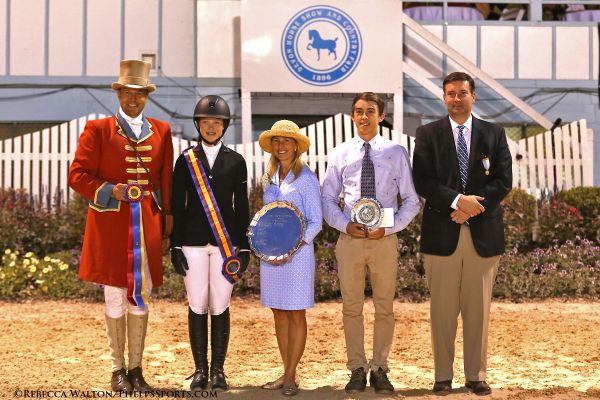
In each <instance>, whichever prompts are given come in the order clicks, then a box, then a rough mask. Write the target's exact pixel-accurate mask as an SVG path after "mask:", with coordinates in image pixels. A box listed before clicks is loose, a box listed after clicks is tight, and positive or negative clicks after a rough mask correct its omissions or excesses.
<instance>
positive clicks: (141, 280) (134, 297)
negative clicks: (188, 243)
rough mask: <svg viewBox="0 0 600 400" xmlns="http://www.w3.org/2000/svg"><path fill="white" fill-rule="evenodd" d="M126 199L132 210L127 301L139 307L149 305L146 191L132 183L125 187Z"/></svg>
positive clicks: (128, 248)
mask: <svg viewBox="0 0 600 400" xmlns="http://www.w3.org/2000/svg"><path fill="white" fill-rule="evenodd" d="M125 198H126V199H127V201H128V202H129V208H130V209H131V224H130V225H129V245H128V247H127V300H129V302H130V303H131V304H132V305H134V306H137V307H144V306H145V305H146V304H148V298H147V296H146V279H147V278H148V277H147V276H146V271H145V268H144V265H145V264H146V262H147V260H148V256H147V254H146V245H145V242H144V222H143V218H142V199H143V198H144V189H143V188H142V186H141V185H139V184H138V183H130V184H129V185H127V186H126V187H125Z"/></svg>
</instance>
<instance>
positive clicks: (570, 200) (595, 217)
mask: <svg viewBox="0 0 600 400" xmlns="http://www.w3.org/2000/svg"><path fill="white" fill-rule="evenodd" d="M556 199H557V200H560V201H563V202H565V203H566V204H568V205H570V206H571V207H574V208H575V209H577V211H578V212H579V213H580V214H581V216H582V217H583V219H584V222H585V223H584V229H585V237H587V238H588V239H590V240H600V187H578V188H573V189H569V190H565V191H563V192H558V193H557V194H556Z"/></svg>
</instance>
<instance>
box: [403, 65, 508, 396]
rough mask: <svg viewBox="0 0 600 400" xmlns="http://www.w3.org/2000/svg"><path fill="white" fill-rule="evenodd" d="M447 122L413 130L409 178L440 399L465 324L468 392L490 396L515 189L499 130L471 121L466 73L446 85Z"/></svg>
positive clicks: (449, 380)
mask: <svg viewBox="0 0 600 400" xmlns="http://www.w3.org/2000/svg"><path fill="white" fill-rule="evenodd" d="M443 89H444V95H443V98H444V102H445V104H446V108H447V109H448V116H447V117H444V118H442V119H440V120H437V121H434V122H432V123H429V124H427V125H424V126H421V127H419V128H418V129H417V136H416V142H415V151H414V158H413V179H414V183H415V188H416V190H417V193H418V194H419V195H420V196H421V197H423V198H424V199H425V208H424V211H423V222H422V225H421V240H420V246H421V252H422V253H423V255H424V261H425V271H426V275H427V283H428V286H429V290H430V293H431V310H430V312H431V337H432V345H433V357H434V362H435V384H434V386H433V391H434V393H435V394H438V395H445V394H449V393H450V392H451V391H452V379H453V369H452V364H453V362H454V341H455V338H456V329H457V325H458V316H459V314H460V315H461V316H462V319H463V339H464V369H465V378H466V386H467V387H468V388H469V389H471V390H472V391H473V392H474V393H475V394H478V395H487V394H490V393H491V388H490V387H489V385H488V384H487V382H486V381H485V379H486V368H487V330H488V325H489V311H490V303H491V297H492V286H493V283H494V279H495V276H496V272H497V268H498V261H499V259H500V255H501V254H502V253H503V252H504V225H503V221H502V208H501V206H500V201H501V200H502V199H503V198H504V197H505V196H506V195H507V194H508V192H509V191H510V189H511V187H512V166H511V164H512V159H511V155H510V152H509V149H508V144H507V141H506V135H505V133H504V129H503V128H502V127H500V126H498V125H496V124H493V123H490V122H486V121H483V120H480V119H478V118H475V117H474V116H472V114H471V109H472V107H473V103H474V102H475V99H476V97H477V95H476V94H475V82H474V81H473V78H471V77H470V76H469V75H468V74H466V73H463V72H453V73H451V74H449V75H448V76H447V77H446V78H445V79H444V83H443Z"/></svg>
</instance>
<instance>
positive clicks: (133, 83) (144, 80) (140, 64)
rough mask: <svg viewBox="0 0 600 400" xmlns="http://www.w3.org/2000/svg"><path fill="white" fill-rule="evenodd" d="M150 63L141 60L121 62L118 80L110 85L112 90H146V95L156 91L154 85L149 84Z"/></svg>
mask: <svg viewBox="0 0 600 400" xmlns="http://www.w3.org/2000/svg"><path fill="white" fill-rule="evenodd" d="M150 66H151V65H150V63H149V62H146V61H141V60H121V69H120V71H119V80H118V81H117V82H114V83H113V84H112V88H113V90H119V89H121V88H123V87H128V88H132V89H146V90H147V91H148V93H150V92H154V91H155V90H156V85H154V84H153V83H151V82H150V80H149V79H148V75H149V74H150Z"/></svg>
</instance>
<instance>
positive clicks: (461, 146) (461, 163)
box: [458, 125, 469, 190]
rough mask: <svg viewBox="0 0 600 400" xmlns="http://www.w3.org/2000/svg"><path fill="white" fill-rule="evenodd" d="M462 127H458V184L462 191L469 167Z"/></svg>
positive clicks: (464, 188)
mask: <svg viewBox="0 0 600 400" xmlns="http://www.w3.org/2000/svg"><path fill="white" fill-rule="evenodd" d="M464 130H465V126H464V125H459V126H458V169H459V171H460V182H461V183H462V188H463V190H466V189H467V171H468V167H469V153H468V152H467V142H466V141H465V136H464V135H463V131H464Z"/></svg>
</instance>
